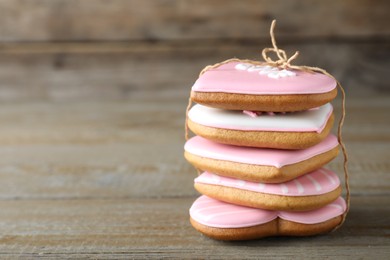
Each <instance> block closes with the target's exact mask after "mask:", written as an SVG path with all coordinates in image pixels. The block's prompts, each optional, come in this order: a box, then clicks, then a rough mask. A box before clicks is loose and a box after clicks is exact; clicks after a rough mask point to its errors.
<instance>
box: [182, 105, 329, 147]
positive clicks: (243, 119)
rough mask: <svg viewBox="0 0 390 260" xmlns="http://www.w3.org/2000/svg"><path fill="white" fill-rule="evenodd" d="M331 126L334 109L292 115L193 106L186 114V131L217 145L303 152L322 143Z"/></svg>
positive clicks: (324, 108) (326, 107)
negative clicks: (190, 131)
mask: <svg viewBox="0 0 390 260" xmlns="http://www.w3.org/2000/svg"><path fill="white" fill-rule="evenodd" d="M333 122H334V116H333V107H332V105H331V104H329V103H328V104H325V105H323V106H321V107H319V108H315V109H310V110H306V111H300V112H291V113H273V112H272V113H270V112H268V113H264V112H263V113H261V114H259V113H255V112H252V111H244V113H243V111H233V110H222V109H218V108H211V107H206V106H202V105H195V106H194V107H192V108H191V110H190V111H189V112H188V121H187V123H188V127H189V128H190V129H191V130H192V131H193V132H194V133H195V134H197V135H200V136H202V137H204V138H207V139H209V140H213V141H216V142H219V143H225V144H232V145H239V146H250V147H263V148H277V149H304V148H307V147H310V146H313V145H315V144H317V143H319V142H320V141H322V140H323V139H324V138H325V137H326V136H327V135H328V134H329V132H330V130H331V128H332V125H333Z"/></svg>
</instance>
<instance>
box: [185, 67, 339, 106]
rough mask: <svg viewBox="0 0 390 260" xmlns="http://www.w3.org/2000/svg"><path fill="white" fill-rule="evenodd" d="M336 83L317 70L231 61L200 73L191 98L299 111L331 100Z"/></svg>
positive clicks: (335, 91) (221, 104)
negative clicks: (299, 69)
mask: <svg viewBox="0 0 390 260" xmlns="http://www.w3.org/2000/svg"><path fill="white" fill-rule="evenodd" d="M336 84H337V83H336V81H335V80H334V79H333V78H331V77H329V76H326V75H324V74H321V73H315V72H313V73H310V72H303V71H296V70H284V69H279V68H275V67H270V66H262V65H252V64H250V63H243V62H237V61H231V62H228V63H225V64H223V65H220V66H218V67H216V68H211V69H209V70H207V71H206V72H205V73H203V74H202V75H200V76H199V78H198V80H197V81H196V82H195V84H194V85H193V87H192V91H191V100H192V101H195V102H196V103H199V104H203V105H206V106H210V107H216V108H222V109H229V110H251V111H272V112H282V111H301V110H307V109H310V108H314V107H319V106H321V105H324V104H326V103H328V102H330V101H331V100H333V99H334V98H335V97H336V95H337V88H336Z"/></svg>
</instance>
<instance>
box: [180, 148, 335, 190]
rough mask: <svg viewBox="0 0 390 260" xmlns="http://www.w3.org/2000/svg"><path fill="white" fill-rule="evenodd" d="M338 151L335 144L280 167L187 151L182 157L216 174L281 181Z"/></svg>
mask: <svg viewBox="0 0 390 260" xmlns="http://www.w3.org/2000/svg"><path fill="white" fill-rule="evenodd" d="M338 153H339V148H338V146H337V147H335V148H333V149H332V150H329V151H327V152H325V153H322V154H318V155H316V156H313V157H312V158H309V159H306V160H304V161H301V162H298V163H294V164H290V165H285V166H283V167H281V168H277V167H275V166H268V165H254V164H245V163H239V162H231V161H223V160H217V159H211V158H206V157H201V156H198V155H194V154H191V153H189V152H187V151H185V152H184V157H185V158H186V159H187V161H188V162H189V163H191V164H192V165H193V166H194V167H195V168H197V169H200V170H203V171H207V172H212V173H214V174H217V175H221V176H226V177H231V178H235V179H240V180H245V181H251V182H263V183H281V182H286V181H290V180H292V179H295V178H297V177H299V176H301V175H304V174H306V173H309V172H311V171H314V170H317V169H319V168H321V167H322V166H323V165H325V164H327V163H328V162H330V161H332V160H333V159H334V158H336V156H337V155H338Z"/></svg>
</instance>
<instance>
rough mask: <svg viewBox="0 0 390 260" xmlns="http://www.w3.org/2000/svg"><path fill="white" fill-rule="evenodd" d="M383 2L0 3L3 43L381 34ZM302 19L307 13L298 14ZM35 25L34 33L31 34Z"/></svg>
mask: <svg viewBox="0 0 390 260" xmlns="http://www.w3.org/2000/svg"><path fill="white" fill-rule="evenodd" d="M389 7H390V6H389V2H388V1H386V0H371V1H365V0H358V1H356V0H355V1H352V0H343V1H338V0H331V1H326V2H323V1H321V2H317V3H315V4H313V2H312V1H311V0H303V1H299V2H297V1H283V0H264V1H255V0H245V1H234V0H228V1H222V0H213V1H209V0H200V1H194V0H186V1H181V0H164V1H154V0H146V1H136V0H130V1H129V0H112V1H102V0H83V1H78V0H34V1H26V0H2V1H0V40H1V41H68V40H70V41H93V40H104V41H106V40H150V41H155V40H176V39H199V38H207V39H213V38H224V39H229V38H258V37H260V38H264V37H267V39H268V30H269V25H270V22H271V20H272V19H274V18H277V19H279V24H278V34H279V35H280V37H289V38H296V37H298V38H302V37H305V38H307V37H309V38H329V37H330V38H333V37H336V38H337V37H379V38H380V37H384V36H388V35H389V33H390V29H389V26H388V24H389V16H388V10H389ZM302 14H305V15H302ZM32 28H33V29H32Z"/></svg>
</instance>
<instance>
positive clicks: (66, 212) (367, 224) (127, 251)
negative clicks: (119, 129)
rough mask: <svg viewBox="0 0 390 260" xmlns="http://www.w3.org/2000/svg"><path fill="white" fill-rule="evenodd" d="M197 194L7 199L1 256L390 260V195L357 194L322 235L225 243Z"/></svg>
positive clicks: (0, 239) (3, 203)
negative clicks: (200, 217) (204, 218)
mask: <svg viewBox="0 0 390 260" xmlns="http://www.w3.org/2000/svg"><path fill="white" fill-rule="evenodd" d="M193 200H194V197H191V198H170V199H138V200H58V201H56V200H27V201H24V200H19V201H0V207H1V208H2V210H1V211H0V218H1V220H2V221H1V222H0V233H1V237H0V256H1V257H9V258H15V257H28V258H31V257H38V256H40V257H50V258H63V257H73V258H87V257H89V258H94V259H97V258H104V259H108V258H160V259H161V258H164V257H167V258H174V257H175V258H219V259H220V258H223V259H231V258H234V259H242V258H243V257H245V258H246V259H248V258H257V259H258V258H259V256H262V257H265V258H269V257H272V258H291V257H296V258H300V259H302V258H311V257H316V258H326V257H331V258H334V257H339V258H346V259H356V258H368V257H370V258H372V257H375V259H385V258H386V257H387V256H388V255H389V253H390V239H389V237H388V232H389V231H390V222H389V220H390V206H389V205H390V204H389V198H388V196H372V197H367V196H358V197H354V198H353V204H352V209H351V212H350V214H349V217H348V219H347V221H346V223H345V225H344V226H343V227H342V228H341V229H340V230H338V231H336V232H333V233H330V234H327V235H323V236H317V237H306V238H267V239H261V240H257V241H248V242H235V243H223V242H218V241H214V240H211V239H208V238H206V237H203V236H201V235H200V234H199V233H198V232H196V231H195V230H194V229H193V228H192V227H191V226H190V224H189V221H188V208H189V207H190V205H191V203H192V201H193Z"/></svg>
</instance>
